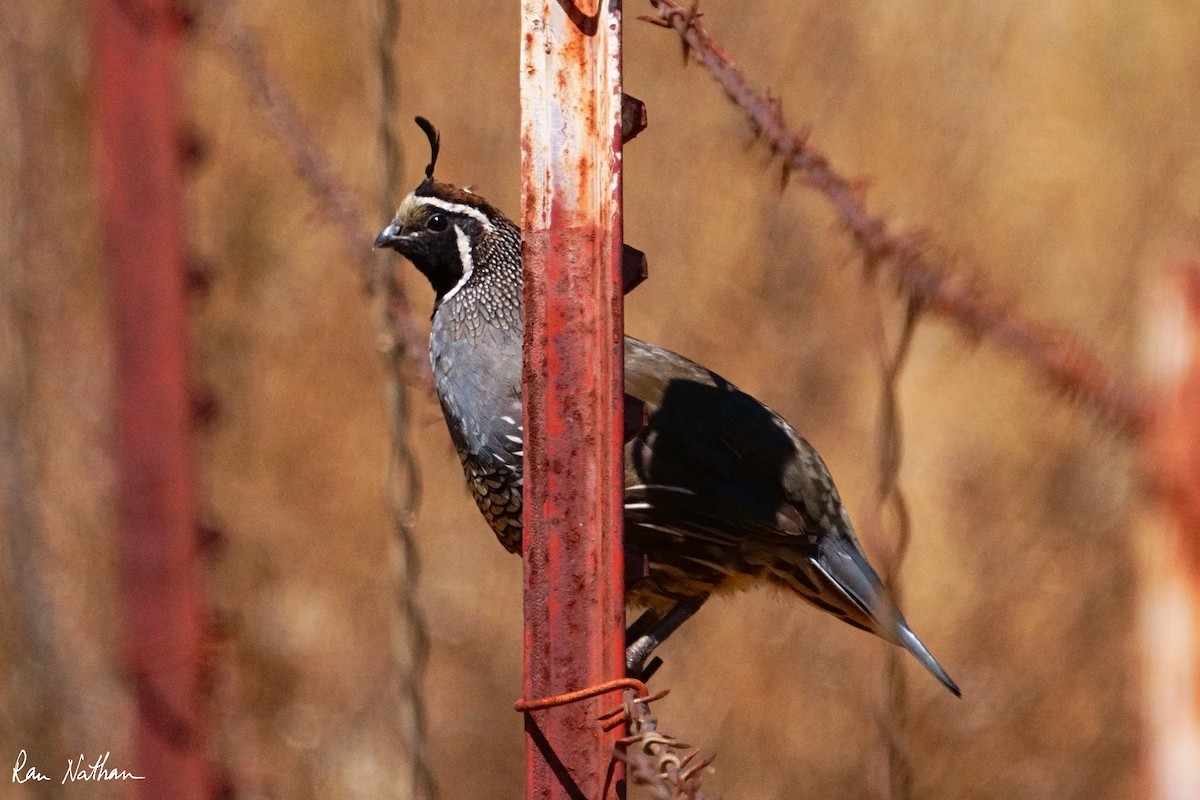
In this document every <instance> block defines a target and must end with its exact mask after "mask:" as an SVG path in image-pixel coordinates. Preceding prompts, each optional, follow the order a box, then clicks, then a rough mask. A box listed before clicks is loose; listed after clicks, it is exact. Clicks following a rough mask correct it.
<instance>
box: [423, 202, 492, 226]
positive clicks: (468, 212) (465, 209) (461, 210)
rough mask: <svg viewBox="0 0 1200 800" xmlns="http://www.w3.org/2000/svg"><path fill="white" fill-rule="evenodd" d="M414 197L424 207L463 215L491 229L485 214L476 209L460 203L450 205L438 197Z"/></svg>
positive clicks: (490, 222)
mask: <svg viewBox="0 0 1200 800" xmlns="http://www.w3.org/2000/svg"><path fill="white" fill-rule="evenodd" d="M414 197H415V199H416V202H418V203H424V204H425V205H428V206H433V207H434V208H440V209H442V210H443V211H449V212H450V213H451V214H463V215H465V216H468V217H474V218H475V219H477V220H479V224H480V225H482V226H483V227H485V228H487V229H488V230H491V228H492V221H491V220H490V219H488V218H487V214H484V213H483V212H482V211H480V210H479V209H478V208H474V207H473V206H468V205H464V204H462V203H450V202H447V201H445V200H442V199H441V198H439V197H426V196H425V195H414Z"/></svg>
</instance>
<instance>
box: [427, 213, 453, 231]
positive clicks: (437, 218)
mask: <svg viewBox="0 0 1200 800" xmlns="http://www.w3.org/2000/svg"><path fill="white" fill-rule="evenodd" d="M425 227H426V228H428V229H429V230H431V231H444V230H446V228H449V227H450V220H449V219H447V218H446V215H445V214H434V215H433V216H432V217H430V218H429V221H428V222H426V223H425Z"/></svg>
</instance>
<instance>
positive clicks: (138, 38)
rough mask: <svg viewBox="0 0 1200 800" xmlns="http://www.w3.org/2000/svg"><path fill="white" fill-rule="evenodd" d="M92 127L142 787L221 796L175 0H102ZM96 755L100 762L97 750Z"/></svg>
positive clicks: (165, 793) (194, 799) (142, 793)
mask: <svg viewBox="0 0 1200 800" xmlns="http://www.w3.org/2000/svg"><path fill="white" fill-rule="evenodd" d="M92 25H93V45H94V48H95V49H94V62H93V63H94V68H93V84H92V86H93V96H94V98H95V105H94V109H93V110H94V122H93V135H94V144H95V154H96V172H97V181H98V188H99V191H98V197H99V203H100V212H99V216H100V227H101V232H102V234H103V258H104V262H105V270H106V272H107V274H108V277H109V282H110V288H111V309H112V324H113V338H114V349H115V359H116V365H115V366H116V374H115V381H114V383H115V386H114V388H115V391H116V404H115V415H116V431H117V437H116V443H115V445H116V459H117V464H118V469H119V472H120V476H119V477H120V490H119V491H120V508H119V516H118V525H119V533H118V539H117V552H118V566H119V581H120V591H121V600H122V603H123V609H124V623H125V624H124V647H123V653H124V658H125V665H124V666H125V670H126V674H127V675H128V678H129V680H130V682H131V685H132V690H133V693H134V698H135V701H136V707H135V720H134V733H133V735H134V756H133V757H132V758H129V759H121V763H120V764H111V763H110V764H109V765H108V767H109V768H112V767H114V766H119V767H120V768H121V769H125V770H128V771H129V772H131V773H134V774H137V775H141V776H144V780H140V781H136V782H133V781H129V782H127V783H128V789H129V791H130V792H132V793H133V794H134V795H136V796H138V797H156V798H158V797H170V798H176V799H177V800H200V798H207V797H209V796H211V786H210V781H209V770H208V764H207V760H206V750H205V736H204V727H203V724H202V719H203V713H202V710H201V709H202V697H201V654H202V651H201V642H202V631H203V617H202V604H201V593H200V587H199V580H198V568H199V564H198V553H197V535H196V514H195V497H194V493H193V481H192V463H191V458H192V451H191V445H190V427H191V422H192V421H191V413H190V407H191V403H190V395H189V391H188V383H187V377H186V371H185V358H186V349H187V348H186V335H185V330H186V310H185V300H184V285H183V279H184V268H183V264H184V242H183V237H182V233H181V213H182V209H181V188H182V177H181V175H180V164H179V145H178V141H179V138H178V132H179V131H178V125H177V117H176V107H175V102H176V95H175V90H174V84H175V75H174V71H175V55H176V51H177V49H178V39H179V35H180V32H181V19H180V16H179V12H178V11H177V9H176V8H175V6H174V4H173V3H172V2H170V0H138V2H136V3H128V2H118V0H93V2H92ZM89 763H90V762H89Z"/></svg>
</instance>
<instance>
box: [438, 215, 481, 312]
mask: <svg viewBox="0 0 1200 800" xmlns="http://www.w3.org/2000/svg"><path fill="white" fill-rule="evenodd" d="M454 241H455V242H457V243H458V260H459V262H460V263H461V264H462V271H463V273H462V277H461V278H459V279H458V283H456V284H454V288H452V289H451V290H450V291H448V292H446V296H445V297H443V298H442V302H443V303H444V302H446V301H447V300H449V299H450V298H451V297H454V294H455V292H457V291H458V290H459V289H461V288H462V287H463V284H464V283H466V282H467V280H468V279H470V277H471V273H472V272H474V271H475V262H474V261H473V260H472V259H471V240H470V239H468V238H467V234H465V233H463V229H462V226H461V225H455V226H454Z"/></svg>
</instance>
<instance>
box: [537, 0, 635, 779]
mask: <svg viewBox="0 0 1200 800" xmlns="http://www.w3.org/2000/svg"><path fill="white" fill-rule="evenodd" d="M569 12H570V13H569V14H568V13H567V12H564V10H563V6H562V5H561V4H560V3H557V2H554V3H550V2H545V1H544V0H543V2H534V1H533V0H526V2H524V3H523V5H522V13H523V25H524V30H525V31H526V33H525V37H524V45H525V46H524V48H523V59H524V61H523V64H522V90H521V98H522V139H521V148H522V159H523V160H522V164H523V168H524V169H523V172H524V176H525V186H524V192H523V198H522V213H523V217H522V222H523V229H524V230H525V232H526V233H525V242H524V262H525V347H526V355H525V375H524V377H525V432H526V434H525V565H526V583H525V585H526V590H525V615H526V627H525V645H526V679H525V697H526V698H534V697H544V696H548V695H556V694H561V693H564V692H569V691H573V690H577V689H583V688H585V687H587V686H591V685H595V684H598V683H602V682H605V681H609V680H611V679H614V678H618V677H622V675H623V673H624V657H623V654H624V599H623V593H624V564H623V558H622V554H621V522H622V505H623V504H622V493H623V484H624V481H623V461H622V441H623V437H622V433H623V430H624V412H623V408H622V397H623V392H622V389H623V384H624V375H623V354H624V351H623V345H622V339H621V333H622V329H623V325H622V309H623V303H622V269H621V266H622V260H621V253H622V250H621V227H620V223H621V214H620V157H619V156H620V149H619V148H620V141H619V138H618V137H617V136H616V135H615V133H614V132H616V131H619V129H620V85H619V83H620V82H619V69H618V67H619V14H620V10H619V8H617V9H616V10H614V11H612V12H611V13H612V14H614V15H615V16H616V19H617V25H616V27H615V28H613V27H612V26H611V25H610V24H607V21H606V20H603V19H602V20H598V21H599V22H605V23H606V24H603V25H597V24H596V22H597V19H596V18H595V17H587V16H586V15H584V14H582V13H581V12H580V10H579V9H578V8H575V7H572V8H571V9H569ZM606 13H608V12H606ZM589 33H590V35H589ZM547 43H552V44H550V45H548V44H547ZM599 120H603V123H602V124H600V123H599V122H598V121H599ZM616 702H617V697H616V696H608V697H599V698H593V699H591V700H587V701H584V702H580V703H576V704H572V705H566V706H561V707H556V708H549V709H546V710H544V711H537V712H533V713H532V714H530V715H528V716H527V718H526V732H527V747H526V766H527V780H528V785H527V797H530V798H541V799H544V798H568V797H580V796H582V797H587V798H600V797H602V796H605V793H606V787H607V792H608V793H609V794H608V796H611V793H612V792H613V791H614V787H613V785H612V782H611V781H612V779H613V778H614V777H615V775H616V774H615V773H614V772H613V771H612V767H613V765H612V761H611V753H612V744H613V742H614V741H615V735H616V734H615V732H613V733H604V732H603V731H602V730H601V729H600V727H599V726H598V725H597V723H596V717H597V715H598V714H599V713H600V712H601V711H602V710H605V709H607V708H609V707H611V706H612V705H614V704H615V703H616Z"/></svg>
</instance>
